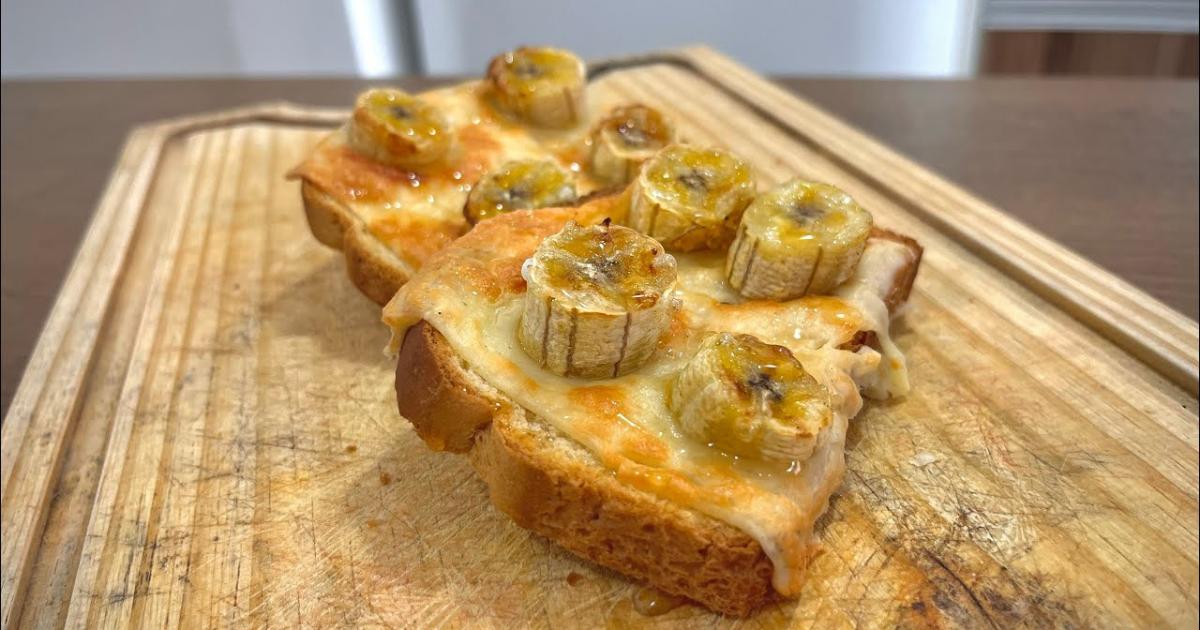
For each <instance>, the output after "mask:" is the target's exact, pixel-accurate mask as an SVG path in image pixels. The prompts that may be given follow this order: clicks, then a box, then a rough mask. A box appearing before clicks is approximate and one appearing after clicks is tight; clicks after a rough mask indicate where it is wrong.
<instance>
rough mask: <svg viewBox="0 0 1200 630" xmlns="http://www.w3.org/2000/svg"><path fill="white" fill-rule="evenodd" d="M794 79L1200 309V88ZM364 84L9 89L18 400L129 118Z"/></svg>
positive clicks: (11, 298) (817, 98) (6, 318)
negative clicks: (24, 375)
mask: <svg viewBox="0 0 1200 630" xmlns="http://www.w3.org/2000/svg"><path fill="white" fill-rule="evenodd" d="M779 81H780V83H782V84H783V85H785V86H786V87H788V88H789V89H791V90H793V91H795V92H797V93H799V94H801V95H803V96H804V97H806V98H808V99H810V100H812V101H814V102H815V103H817V104H819V105H821V106H823V107H825V108H826V109H828V110H830V111H832V112H834V113H836V114H838V115H839V116H841V117H843V118H845V119H846V120H848V121H850V122H851V123H853V124H855V125H858V126H859V127H861V128H862V129H864V130H865V131H867V132H869V133H871V134H873V135H875V136H877V137H879V138H881V139H882V140H884V141H885V142H887V143H889V144H891V145H892V146H894V147H895V148H897V149H898V150H900V151H901V152H902V153H905V154H907V155H909V156H911V157H913V158H915V159H916V160H918V161H920V162H923V163H925V164H926V165H928V166H930V167H932V168H933V169H934V170H936V171H938V172H940V173H942V174H943V175H945V176H946V177H948V178H949V179H950V180H952V181H954V182H956V183H958V184H960V185H962V186H964V187H966V188H968V189H970V190H972V191H973V192H975V193H977V194H979V195H980V196H982V197H983V198H985V199H987V200H988V201H991V202H992V203H994V204H996V205H998V206H999V207H1001V208H1004V209H1006V210H1007V211H1009V212H1011V213H1013V214H1014V215H1015V216H1017V217H1019V218H1021V219H1022V220H1024V221H1026V222H1028V223H1030V224H1031V225H1033V226H1035V227H1036V228H1038V229H1039V230H1041V231H1043V232H1045V233H1046V234H1048V235H1050V236H1051V237H1053V238H1055V239H1058V240H1060V241H1061V242H1063V243H1065V244H1066V245H1068V246H1069V247H1071V248H1073V249H1075V250H1077V251H1079V252H1080V253H1082V254H1083V255H1085V256H1087V257H1090V258H1092V259H1093V260H1095V261H1096V262H1098V263H1100V264H1101V265H1103V266H1105V267H1107V268H1109V269H1110V270H1112V271H1114V272H1116V273H1117V274H1118V275H1120V276H1122V277H1124V278H1126V279H1128V280H1129V281H1131V282H1132V283H1133V284H1135V285H1137V286H1139V287H1141V288H1142V289H1144V290H1146V291H1148V292H1149V293H1151V294H1152V295H1154V296H1156V297H1158V298H1159V299H1161V300H1163V301H1164V302H1166V303H1167V304H1169V305H1171V306H1173V307H1174V308H1176V309H1179V310H1180V311H1181V312H1183V313H1185V314H1187V315H1189V316H1191V317H1193V318H1196V317H1197V313H1198V306H1197V296H1198V295H1200V289H1198V280H1197V266H1198V257H1197V252H1198V250H1200V246H1198V239H1197V232H1198V221H1197V205H1198V203H1200V200H1198V192H1197V190H1198V185H1197V168H1198V166H1200V152H1198V149H1197V140H1196V138H1197V134H1198V132H1200V123H1198V111H1200V103H1198V96H1197V84H1196V82H1195V81H1163V80H1130V79H1121V80H1095V79H1054V80H1047V79H1022V78H1018V79H985V80H972V81H896V80H860V79H853V80H842V79H800V78H782V79H779ZM439 82H445V80H444V79H443V80H430V79H406V80H405V81H403V82H401V83H402V85H404V86H405V87H407V88H408V89H418V88H420V87H424V86H429V85H433V84H436V83H439ZM366 85H368V83H366V82H364V81H359V80H349V79H319V80H307V79H298V80H269V81H268V80H187V81H63V82H8V81H6V82H4V83H3V87H2V91H0V94H2V99H3V109H2V120H3V129H2V136H3V145H2V151H3V159H2V162H3V165H2V181H0V188H2V200H3V318H2V319H3V331H2V332H3V340H4V342H3V379H2V380H3V399H2V400H3V408H4V410H5V411H7V409H8V404H9V400H10V399H11V397H12V393H13V391H14V389H15V388H16V385H17V382H18V381H19V379H20V376H21V371H22V370H23V368H24V365H25V362H26V360H27V358H28V356H29V353H30V350H31V349H32V347H33V343H34V341H35V340H36V338H37V335H38V331H39V330H40V328H41V324H42V320H43V319H44V317H45V315H46V313H47V311H48V310H49V308H50V305H51V304H52V303H53V300H54V296H55V294H56V292H57V290H58V285H59V283H60V281H61V279H62V276H63V273H64V272H65V270H66V269H67V266H68V265H69V263H70V260H71V256H72V253H73V251H74V249H75V247H76V244H77V243H78V241H79V238H80V235H81V234H82V233H83V230H84V228H85V227H86V224H87V220H88V217H89V216H90V214H91V212H92V208H93V205H94V203H95V201H96V199H97V198H98V197H99V195H100V193H101V191H102V187H103V186H104V182H105V180H106V179H107V177H108V172H109V169H110V167H111V166H112V162H113V160H114V158H115V157H116V155H117V151H118V150H119V148H120V146H121V141H122V139H123V138H124V137H125V135H126V133H127V132H128V130H129V128H130V127H131V126H133V125H136V124H138V123H141V122H147V121H153V120H157V119H161V118H166V117H171V116H176V115H180V114H185V113H195V112H201V111H207V110H215V109H222V108H227V107H232V106H235V105H240V104H246V103H251V102H257V101H264V100H278V99H287V100H291V101H295V102H298V103H311V104H319V105H338V106H345V105H347V104H349V103H350V102H351V101H352V98H353V95H354V94H355V93H356V92H357V91H358V90H360V89H362V88H363V87H364V86H366Z"/></svg>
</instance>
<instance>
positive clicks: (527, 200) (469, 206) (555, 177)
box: [463, 160, 576, 225]
mask: <svg viewBox="0 0 1200 630" xmlns="http://www.w3.org/2000/svg"><path fill="white" fill-rule="evenodd" d="M575 199H576V194H575V177H574V176H573V175H572V174H571V173H570V172H569V171H567V169H565V168H563V167H561V166H559V165H558V164H556V163H554V162H552V161H550V160H512V161H509V162H505V163H504V164H503V165H501V166H500V168H498V169H496V170H494V171H491V172H489V173H488V174H486V175H484V176H483V177H482V178H480V180H479V181H478V182H476V183H475V185H474V186H472V187H471V192H470V193H468V194H467V203H466V205H464V206H463V216H465V217H466V218H467V222H469V223H470V224H471V225H475V224H476V223H479V222H480V221H482V220H484V219H487V218H489V217H494V216H496V215H498V214H503V213H505V212H512V211H513V210H529V209H533V208H552V207H556V206H566V205H570V204H573V203H575Z"/></svg>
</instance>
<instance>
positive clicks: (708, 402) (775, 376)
mask: <svg viewBox="0 0 1200 630" xmlns="http://www.w3.org/2000/svg"><path fill="white" fill-rule="evenodd" d="M667 402H668V404H669V405H670V407H671V411H672V412H673V413H674V415H675V423H676V426H678V427H679V430H680V431H681V432H683V433H684V434H685V435H688V436H689V437H691V438H693V439H695V440H698V441H700V442H702V443H705V444H710V445H712V446H715V447H717V448H719V449H721V450H722V451H725V452H726V453H729V454H731V455H736V456H738V457H747V458H753V459H770V460H782V461H796V462H799V461H804V460H806V459H808V458H809V456H810V455H812V452H813V448H815V447H816V445H817V440H818V437H819V436H820V434H821V431H822V430H824V429H825V427H827V426H829V423H830V422H831V420H832V411H831V409H830V405H829V395H828V393H827V392H826V390H825V388H824V387H822V386H821V384H820V383H818V382H817V381H816V379H814V378H813V377H812V376H811V375H809V374H808V372H805V371H804V368H803V367H802V366H801V365H800V362H799V361H797V360H796V357H794V356H792V353H791V351H790V350H788V349H787V348H785V347H783V346H774V345H771V344H768V343H764V342H762V341H759V340H758V339H757V338H756V337H753V336H751V335H735V334H731V333H716V334H713V335H709V336H708V337H706V338H705V339H704V341H702V342H701V344H700V349H699V351H697V352H696V355H695V356H694V357H692V359H691V360H690V361H689V362H688V363H687V365H685V366H684V368H683V369H682V370H680V372H679V374H678V375H677V376H676V377H675V380H674V381H673V382H672V384H671V391H670V396H669V398H668V401H667Z"/></svg>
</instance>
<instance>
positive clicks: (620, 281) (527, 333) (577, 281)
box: [517, 220, 676, 378]
mask: <svg viewBox="0 0 1200 630" xmlns="http://www.w3.org/2000/svg"><path fill="white" fill-rule="evenodd" d="M521 275H522V276H524V278H525V281H526V283H527V284H528V286H529V290H528V292H527V293H526V294H525V309H524V311H523V312H522V313H521V323H520V326H519V328H518V331H517V340H518V342H519V343H520V344H521V348H522V349H524V350H525V352H526V353H527V354H528V355H529V356H530V357H531V358H533V359H534V360H536V361H538V363H539V364H541V366H542V367H544V368H546V369H547V370H550V371H551V372H554V373H555V374H559V375H562V376H580V377H586V378H608V377H614V376H618V375H621V374H626V373H628V372H630V371H632V370H634V369H636V368H637V367H638V366H640V365H642V364H643V363H645V362H646V361H647V360H648V359H649V358H650V356H651V355H652V354H653V353H654V350H655V347H656V346H657V344H658V338H659V337H660V336H661V335H662V333H663V331H665V330H666V329H667V328H668V327H669V326H670V321H671V315H672V313H673V311H674V309H675V308H676V305H675V302H676V300H675V299H674V295H673V294H674V291H675V279H676V269H675V259H674V258H673V257H672V256H671V255H670V254H667V253H666V252H664V251H663V247H662V245H660V244H659V243H658V242H656V241H655V240H654V239H652V238H649V237H647V236H644V235H642V234H638V233H637V232H635V231H633V230H631V229H629V228H625V227H621V226H617V225H611V224H610V223H609V221H608V220H605V221H604V223H602V224H600V225H594V226H591V227H580V226H579V225H578V224H576V223H575V222H571V223H568V224H567V226H566V227H564V228H563V229H562V230H561V231H560V232H558V233H557V234H555V235H553V236H551V237H550V238H547V239H546V240H545V241H542V244H541V245H539V246H538V248H537V250H536V251H535V252H534V254H533V256H532V257H531V258H529V259H528V260H526V261H525V264H524V265H523V266H522V267H521Z"/></svg>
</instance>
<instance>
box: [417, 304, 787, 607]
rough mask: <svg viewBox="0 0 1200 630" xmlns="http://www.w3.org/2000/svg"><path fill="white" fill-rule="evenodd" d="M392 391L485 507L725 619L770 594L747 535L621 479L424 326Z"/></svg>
mask: <svg viewBox="0 0 1200 630" xmlns="http://www.w3.org/2000/svg"><path fill="white" fill-rule="evenodd" d="M396 397H397V400H398V401H399V407H400V412H401V414H402V415H404V417H405V418H407V419H408V420H409V421H410V422H411V423H412V424H413V426H414V428H415V429H416V430H417V433H418V435H420V436H421V437H422V438H423V439H425V441H426V442H427V443H429V444H430V446H431V447H433V448H436V449H439V450H441V449H444V450H450V451H454V452H463V451H469V457H470V459H471V463H472V465H473V466H474V467H475V469H476V471H477V472H478V473H479V476H480V477H481V478H482V479H483V480H484V481H485V482H486V483H487V484H488V488H489V491H490V493H491V498H492V503H493V504H495V505H496V507H497V508H499V509H500V510H501V511H502V512H504V513H505V514H507V515H508V516H510V517H511V518H512V519H513V520H514V521H515V522H516V523H517V524H518V525H520V526H522V527H525V528H527V529H530V530H532V531H534V532H537V533H539V534H541V535H543V536H546V537H547V538H550V539H551V540H553V541H554V542H556V543H558V544H559V545H561V546H563V547H564V548H566V549H568V550H570V551H572V552H574V553H576V554H578V555H580V556H582V557H584V558H587V559H588V560H591V561H593V562H595V563H597V564H600V565H603V566H606V567H609V568H611V569H614V570H616V571H618V572H620V573H622V574H624V575H628V576H631V577H633V578H635V579H637V580H639V581H642V582H645V583H647V584H650V585H651V586H653V587H655V588H658V589H660V590H662V591H664V592H667V593H671V594H674V595H679V596H683V597H687V598H689V599H692V600H695V601H697V602H700V603H701V604H703V605H705V606H707V607H709V608H711V609H713V610H716V611H718V612H721V613H724V614H728V615H735V616H745V615H748V614H750V613H751V612H753V611H754V610H755V609H756V608H758V607H760V606H762V605H763V604H765V603H767V602H768V601H770V600H771V599H772V598H774V596H775V595H774V589H773V588H772V587H771V576H772V571H773V567H772V564H771V561H770V559H769V558H768V557H767V556H766V554H765V553H764V552H763V550H762V548H761V547H760V546H759V545H758V543H757V542H755V541H754V540H753V539H752V538H750V537H749V536H747V535H746V534H745V533H744V532H742V531H741V530H739V529H737V528H735V527H732V526H730V525H728V524H726V523H723V522H721V521H717V520H715V519H713V518H710V517H708V516H704V515H702V514H700V513H698V512H695V511H692V510H687V509H684V508H681V507H679V506H676V505H674V504H672V503H669V502H667V501H663V500H662V499H659V498H657V497H655V496H654V495H651V494H649V493H646V492H643V491H640V490H637V489H634V488H632V487H629V486H628V485H626V484H623V483H620V482H619V481H617V480H616V479H615V478H613V477H612V476H611V475H610V474H608V472H607V471H606V470H605V469H604V468H603V467H602V466H601V465H600V464H599V463H598V462H596V461H595V459H594V458H593V457H592V456H591V454H590V453H589V452H587V451H586V450H584V449H583V448H582V447H580V446H578V445H576V444H575V443H574V442H572V441H570V440H569V439H567V438H565V437H563V436H561V435H558V434H557V433H556V432H554V430H553V429H552V428H550V426H549V425H548V424H547V423H544V422H539V421H536V420H531V419H528V418H526V416H525V412H524V411H523V410H522V409H520V408H519V407H517V406H516V405H515V404H513V403H511V401H506V400H505V399H504V398H503V397H502V396H501V395H499V394H498V393H496V392H495V391H494V390H491V389H490V387H488V386H487V385H486V384H485V383H483V382H482V381H481V380H480V379H479V378H478V377H476V376H475V375H473V374H472V373H470V372H469V371H468V370H467V369H466V368H465V366H464V365H463V363H462V361H461V359H459V358H458V357H457V355H456V354H455V353H454V351H453V350H452V349H451V347H450V345H449V344H448V343H447V342H446V341H445V339H444V337H442V335H441V333H439V332H437V330H435V329H434V328H433V326H431V325H429V324H428V323H427V322H420V323H419V324H417V325H416V326H414V327H412V328H411V329H409V330H408V332H407V334H406V335H405V338H404V343H403V345H402V347H401V349H400V361H399V363H398V364H397V371H396Z"/></svg>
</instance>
